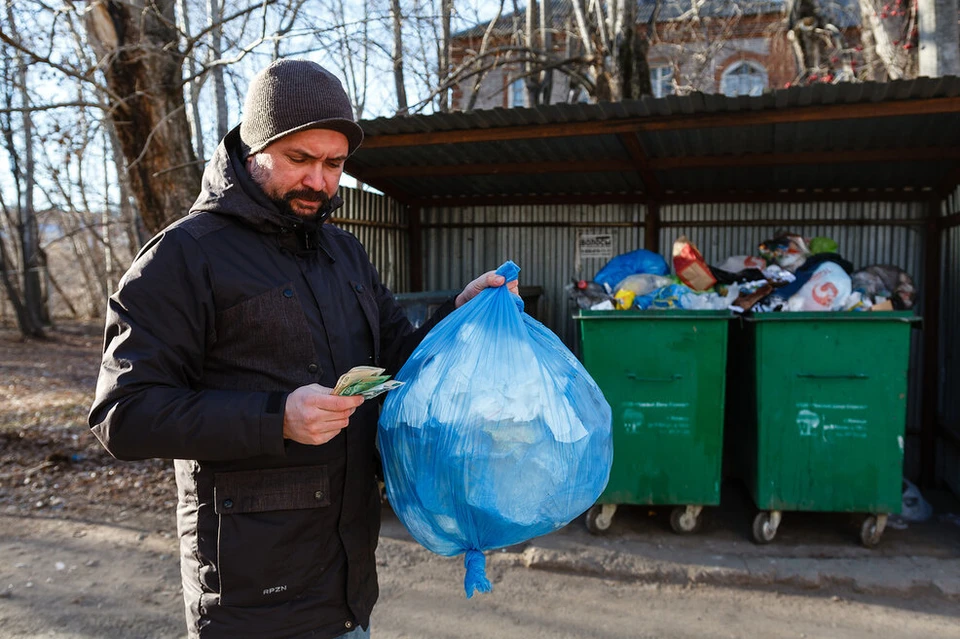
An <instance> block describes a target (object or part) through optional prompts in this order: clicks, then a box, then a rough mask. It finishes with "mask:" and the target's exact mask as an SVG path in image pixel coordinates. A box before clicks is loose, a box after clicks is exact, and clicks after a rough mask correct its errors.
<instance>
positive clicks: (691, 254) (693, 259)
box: [673, 235, 717, 291]
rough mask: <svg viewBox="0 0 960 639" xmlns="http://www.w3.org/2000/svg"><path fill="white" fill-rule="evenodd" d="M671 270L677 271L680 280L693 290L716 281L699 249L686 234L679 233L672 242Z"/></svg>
mask: <svg viewBox="0 0 960 639" xmlns="http://www.w3.org/2000/svg"><path fill="white" fill-rule="evenodd" d="M673 270H675V271H676V272H677V277H679V278H680V281H681V282H683V283H684V284H686V285H687V286H689V287H690V288H692V289H693V290H695V291H705V290H707V289H708V288H710V287H711V286H713V285H714V284H716V283H717V278H715V277H714V276H713V273H712V272H711V271H710V267H709V266H707V263H706V262H705V261H704V260H703V256H702V255H700V251H698V250H697V247H696V246H694V245H693V242H691V241H690V240H688V239H687V236H686V235H681V236H680V237H678V238H677V241H676V242H674V243H673Z"/></svg>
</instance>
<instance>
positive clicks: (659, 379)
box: [627, 373, 683, 382]
mask: <svg viewBox="0 0 960 639" xmlns="http://www.w3.org/2000/svg"><path fill="white" fill-rule="evenodd" d="M627 379H632V380H633V381H635V382H678V381H680V380H681V379H683V375H681V374H680V373H674V374H673V375H671V376H670V377H640V376H639V375H637V374H636V373H627Z"/></svg>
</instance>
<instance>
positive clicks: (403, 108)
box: [390, 0, 407, 115]
mask: <svg viewBox="0 0 960 639" xmlns="http://www.w3.org/2000/svg"><path fill="white" fill-rule="evenodd" d="M390 20H391V22H392V23H393V84H394V87H395V88H396V91H397V115H406V113H407V88H406V84H405V82H406V80H405V78H404V77H403V14H402V13H401V11H400V0H390Z"/></svg>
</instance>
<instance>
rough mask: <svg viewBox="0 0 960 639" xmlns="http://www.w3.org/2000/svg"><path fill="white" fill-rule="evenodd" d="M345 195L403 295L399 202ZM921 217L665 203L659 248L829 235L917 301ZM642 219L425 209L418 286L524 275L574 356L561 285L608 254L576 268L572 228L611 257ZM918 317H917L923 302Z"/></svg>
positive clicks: (950, 292) (847, 206) (876, 206)
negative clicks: (891, 268) (897, 280)
mask: <svg viewBox="0 0 960 639" xmlns="http://www.w3.org/2000/svg"><path fill="white" fill-rule="evenodd" d="M342 191H343V197H344V201H345V206H344V208H343V209H341V210H340V211H338V214H337V223H338V225H339V226H341V227H343V228H344V229H346V230H348V231H350V232H352V233H354V234H355V235H357V237H359V238H360V240H361V241H362V242H363V243H364V245H365V246H366V247H367V249H368V251H369V252H370V256H371V259H372V261H373V262H374V264H375V265H376V267H377V268H378V269H379V271H380V273H381V276H382V277H383V279H384V282H385V283H386V284H387V286H388V287H390V288H391V290H393V291H394V292H405V291H408V290H409V288H410V271H409V261H408V255H409V242H408V229H407V219H406V215H405V211H404V207H403V206H402V205H400V204H398V203H397V202H394V201H393V200H391V199H389V198H386V197H384V196H382V195H377V194H373V193H368V192H360V191H355V190H351V189H343V190H342ZM926 211H927V209H926V208H925V206H924V205H922V204H911V203H808V204H703V205H676V206H664V207H662V208H661V209H660V218H661V226H662V228H661V231H660V237H659V241H660V247H661V252H662V253H663V254H664V256H665V257H668V258H669V255H670V249H671V247H672V245H673V242H674V240H675V239H676V238H677V237H679V236H680V235H686V236H687V237H688V238H690V239H691V240H692V241H693V242H694V243H695V244H696V245H697V246H698V248H699V249H700V251H701V252H702V253H703V255H704V257H705V258H706V260H707V261H708V262H709V263H719V262H721V261H723V260H724V259H726V258H727V257H728V256H731V255H745V254H756V250H757V245H758V244H759V243H760V242H762V241H763V240H765V239H768V238H771V237H774V236H775V235H776V234H777V233H778V232H779V231H781V230H787V231H793V232H798V233H801V234H803V235H805V236H807V237H815V236H827V237H831V238H833V239H834V240H836V241H837V243H838V244H839V247H840V248H839V250H840V253H841V254H842V255H843V256H844V257H845V258H846V259H848V260H849V261H850V262H852V263H853V265H854V267H856V268H862V267H865V266H869V265H871V264H894V265H896V266H899V267H901V268H903V269H904V270H906V271H907V272H908V273H910V274H911V275H912V276H913V278H914V281H915V284H916V287H917V290H918V292H920V293H921V296H920V300H921V303H922V299H923V297H922V291H923V280H924V273H923V260H924V254H923V246H924V241H925V237H924V234H925V228H926V227H925V225H924V222H923V220H924V216H925V214H926ZM958 211H960V191H958V193H956V194H954V195H953V196H952V197H950V198H948V199H947V201H946V202H945V203H944V206H943V212H944V214H950V213H954V212H958ZM645 214H646V212H645V209H644V207H643V206H639V205H626V204H622V205H621V204H613V205H605V206H596V205H569V206H568V205H553V206H514V207H492V206H477V207H465V208H463V209H451V208H431V209H425V210H423V211H422V212H421V225H422V227H423V277H424V290H427V291H431V290H457V289H460V288H462V287H463V286H464V285H465V284H466V283H467V282H469V281H470V280H471V279H473V278H474V277H476V276H477V275H479V274H480V273H482V272H484V271H486V270H489V269H494V268H496V267H497V266H499V265H500V264H501V263H503V262H504V261H505V260H508V259H510V260H513V261H514V262H516V263H517V264H518V265H519V266H520V268H521V274H520V281H521V284H522V285H524V286H539V287H541V288H542V295H541V298H540V300H539V304H538V307H537V308H536V309H535V310H534V309H529V310H531V311H532V312H535V314H536V315H537V317H538V319H540V321H542V322H543V323H544V324H546V325H547V326H548V327H549V328H550V329H552V330H553V331H554V332H555V333H557V335H558V336H559V337H560V338H561V339H562V340H563V341H564V343H566V344H567V345H568V346H569V347H570V348H571V349H573V350H574V351H576V350H578V349H577V346H576V326H575V324H574V322H573V320H572V319H571V315H572V313H573V310H574V309H573V307H572V305H571V303H570V302H569V301H568V299H567V294H566V292H565V291H564V285H566V284H567V283H569V282H570V281H571V280H573V279H576V278H582V279H587V280H590V279H592V278H593V276H594V275H595V274H596V273H597V271H598V270H599V269H600V268H601V267H603V265H604V264H606V262H607V260H606V259H605V258H592V259H583V260H581V264H579V268H578V264H577V250H576V248H577V242H578V238H579V235H580V233H610V234H612V235H613V237H614V248H613V253H614V255H617V254H620V253H624V252H627V251H631V250H633V249H637V248H643V243H644V218H645ZM834 220H835V222H834ZM943 250H944V270H943V295H942V299H941V309H942V320H941V321H942V324H941V333H942V337H941V339H942V342H941V344H942V345H941V352H942V353H943V358H944V359H943V361H942V363H941V370H942V373H943V388H957V387H958V383H960V336H958V335H957V331H956V328H955V327H956V326H958V325H960V294H958V291H960V226H955V227H953V228H952V229H947V230H946V231H945V233H944V234H943ZM918 313H920V314H922V313H923V309H922V307H921V308H920V309H918ZM922 337H923V334H922V331H914V335H913V343H912V345H911V348H912V356H911V363H910V391H909V395H910V401H909V406H908V416H907V430H908V437H907V447H906V448H907V451H906V453H907V457H906V460H905V471H906V474H907V475H908V476H910V477H916V476H917V472H918V468H919V445H918V437H917V434H918V432H919V428H920V423H921V403H920V400H921V398H922V388H921V383H922V353H923V346H922ZM943 402H944V404H943V419H944V421H945V423H947V424H952V425H954V426H955V427H956V426H957V425H958V424H960V402H958V401H957V400H956V399H955V397H954V394H952V393H945V396H944V398H943ZM941 466H942V467H951V468H956V463H952V464H951V462H950V461H949V460H947V461H946V462H942V463H941ZM958 481H960V478H958ZM955 490H957V489H956V488H955Z"/></svg>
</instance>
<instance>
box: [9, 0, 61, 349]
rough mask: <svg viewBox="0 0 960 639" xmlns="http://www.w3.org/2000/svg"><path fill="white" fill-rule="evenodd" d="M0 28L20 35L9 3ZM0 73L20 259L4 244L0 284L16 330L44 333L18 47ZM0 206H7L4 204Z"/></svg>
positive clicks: (26, 99) (28, 122)
mask: <svg viewBox="0 0 960 639" xmlns="http://www.w3.org/2000/svg"><path fill="white" fill-rule="evenodd" d="M4 27H5V29H6V30H8V33H9V34H10V36H11V37H13V38H17V37H19V29H18V25H17V20H16V15H15V14H14V11H13V7H12V5H11V4H9V3H8V4H7V6H6V24H5V25H4ZM4 78H5V82H4V86H5V87H6V90H5V91H4V96H3V98H4V103H5V105H4V106H5V107H6V109H5V116H6V117H5V118H4V122H3V141H4V146H5V148H6V150H7V153H8V156H9V158H10V166H11V170H12V173H13V178H14V183H15V185H16V186H17V202H16V213H17V215H16V221H15V223H13V224H9V226H8V228H14V229H16V234H17V237H18V248H19V260H16V261H14V260H12V259H10V255H9V253H10V251H8V250H6V249H4V250H3V252H2V255H0V258H2V263H0V267H2V268H3V271H4V286H5V288H6V290H7V295H8V297H9V298H10V300H11V301H12V303H13V305H14V308H15V311H16V315H17V324H18V325H19V327H20V332H21V333H22V334H23V335H24V336H28V337H43V336H44V330H43V326H44V324H47V323H48V322H49V319H50V318H49V312H48V309H47V306H46V299H45V296H44V292H43V287H42V284H41V277H40V274H41V271H42V268H43V262H44V260H43V255H42V252H41V250H40V237H39V236H40V234H39V228H38V225H37V219H36V211H35V207H34V190H35V188H36V173H35V165H34V154H33V147H34V139H33V119H32V115H31V101H30V89H29V86H28V80H27V61H26V60H25V59H24V56H23V55H22V53H21V52H20V51H17V50H14V51H13V52H12V55H10V56H9V57H8V56H6V55H5V56H4ZM15 101H18V102H19V116H20V134H21V135H20V139H21V146H20V148H18V146H17V143H16V141H15V139H14V131H13V120H14V115H15V113H16V112H15V111H14V110H13V107H14V103H15ZM21 149H22V154H21ZM4 210H5V211H6V207H5V206H4ZM17 263H18V264H17ZM14 265H18V266H19V271H20V274H21V278H20V286H19V287H17V286H13V284H12V282H11V281H10V278H9V276H8V274H7V272H8V269H9V268H10V267H12V266H14Z"/></svg>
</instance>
